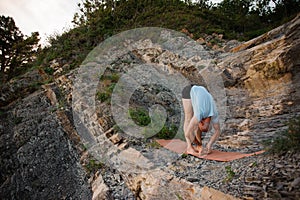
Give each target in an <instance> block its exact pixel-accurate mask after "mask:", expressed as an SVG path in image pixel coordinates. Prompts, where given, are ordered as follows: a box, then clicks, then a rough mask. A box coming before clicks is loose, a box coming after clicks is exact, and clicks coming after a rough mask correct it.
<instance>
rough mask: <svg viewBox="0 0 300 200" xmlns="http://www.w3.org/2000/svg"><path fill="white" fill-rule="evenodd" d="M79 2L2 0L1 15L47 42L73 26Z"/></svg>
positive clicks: (64, 0)
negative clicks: (50, 37)
mask: <svg viewBox="0 0 300 200" xmlns="http://www.w3.org/2000/svg"><path fill="white" fill-rule="evenodd" d="M79 2H82V0H0V15H5V16H10V17H12V18H13V19H14V21H15V23H16V26H17V27H18V28H19V29H20V31H21V32H22V33H23V34H24V35H27V36H30V35H31V33H32V32H39V34H40V37H41V43H42V44H45V43H46V41H47V37H48V36H51V35H53V34H61V33H63V32H65V31H66V30H68V29H70V28H72V20H73V16H74V14H75V13H76V12H77V11H78V9H79V8H78V6H77V4H78V3H79ZM213 2H214V3H216V2H220V0H213Z"/></svg>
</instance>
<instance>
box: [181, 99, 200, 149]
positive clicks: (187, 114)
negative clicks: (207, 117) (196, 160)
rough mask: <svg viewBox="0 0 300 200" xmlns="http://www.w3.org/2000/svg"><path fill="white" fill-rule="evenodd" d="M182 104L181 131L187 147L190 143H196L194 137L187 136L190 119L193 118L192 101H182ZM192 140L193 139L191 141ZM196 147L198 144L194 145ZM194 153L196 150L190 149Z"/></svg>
mask: <svg viewBox="0 0 300 200" xmlns="http://www.w3.org/2000/svg"><path fill="white" fill-rule="evenodd" d="M182 104H183V111H184V124H183V131H184V135H185V138H186V141H187V143H188V147H189V146H190V145H191V143H192V142H195V143H196V141H197V140H196V139H195V136H193V135H192V134H191V135H187V131H188V126H189V124H190V122H191V119H192V117H193V114H194V113H193V107H192V101H191V99H182ZM192 138H194V139H192ZM196 144H197V145H198V143H196ZM192 148H193V150H194V151H195V152H197V148H194V147H192Z"/></svg>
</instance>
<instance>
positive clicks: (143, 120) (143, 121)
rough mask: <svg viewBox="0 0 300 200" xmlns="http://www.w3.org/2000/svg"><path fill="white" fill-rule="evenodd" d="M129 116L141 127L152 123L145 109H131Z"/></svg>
mask: <svg viewBox="0 0 300 200" xmlns="http://www.w3.org/2000/svg"><path fill="white" fill-rule="evenodd" d="M129 115H130V117H131V118H132V120H133V121H134V122H135V123H136V124H137V125H139V126H147V125H148V124H149V123H150V122H151V118H150V116H149V113H148V111H147V110H146V109H145V108H141V107H137V108H130V109H129Z"/></svg>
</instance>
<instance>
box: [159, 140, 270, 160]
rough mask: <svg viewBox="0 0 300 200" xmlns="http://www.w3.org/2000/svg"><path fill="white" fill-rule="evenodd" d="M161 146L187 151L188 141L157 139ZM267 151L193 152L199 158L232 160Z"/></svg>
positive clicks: (177, 151)
mask: <svg viewBox="0 0 300 200" xmlns="http://www.w3.org/2000/svg"><path fill="white" fill-rule="evenodd" d="M156 142H158V143H159V144H160V145H161V146H163V147H165V148H167V149H169V150H171V151H174V152H176V153H185V151H186V142H184V141H182V140H180V139H172V140H156ZM263 152H265V151H263V150H262V151H258V152H255V153H239V152H226V151H219V150H212V152H211V153H210V154H208V155H206V156H200V154H191V155H193V156H196V157H198V158H203V159H207V160H216V161H223V162H227V161H232V160H236V159H239V158H243V157H248V156H253V155H258V154H261V153H263Z"/></svg>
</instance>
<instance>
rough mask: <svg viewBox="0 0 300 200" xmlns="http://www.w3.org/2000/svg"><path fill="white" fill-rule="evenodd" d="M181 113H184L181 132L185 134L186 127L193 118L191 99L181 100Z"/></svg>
mask: <svg viewBox="0 0 300 200" xmlns="http://www.w3.org/2000/svg"><path fill="white" fill-rule="evenodd" d="M182 105H183V111H184V124H183V131H184V133H186V131H187V127H188V125H189V124H190V121H191V119H192V117H193V114H194V113H193V107H192V101H191V99H182Z"/></svg>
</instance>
